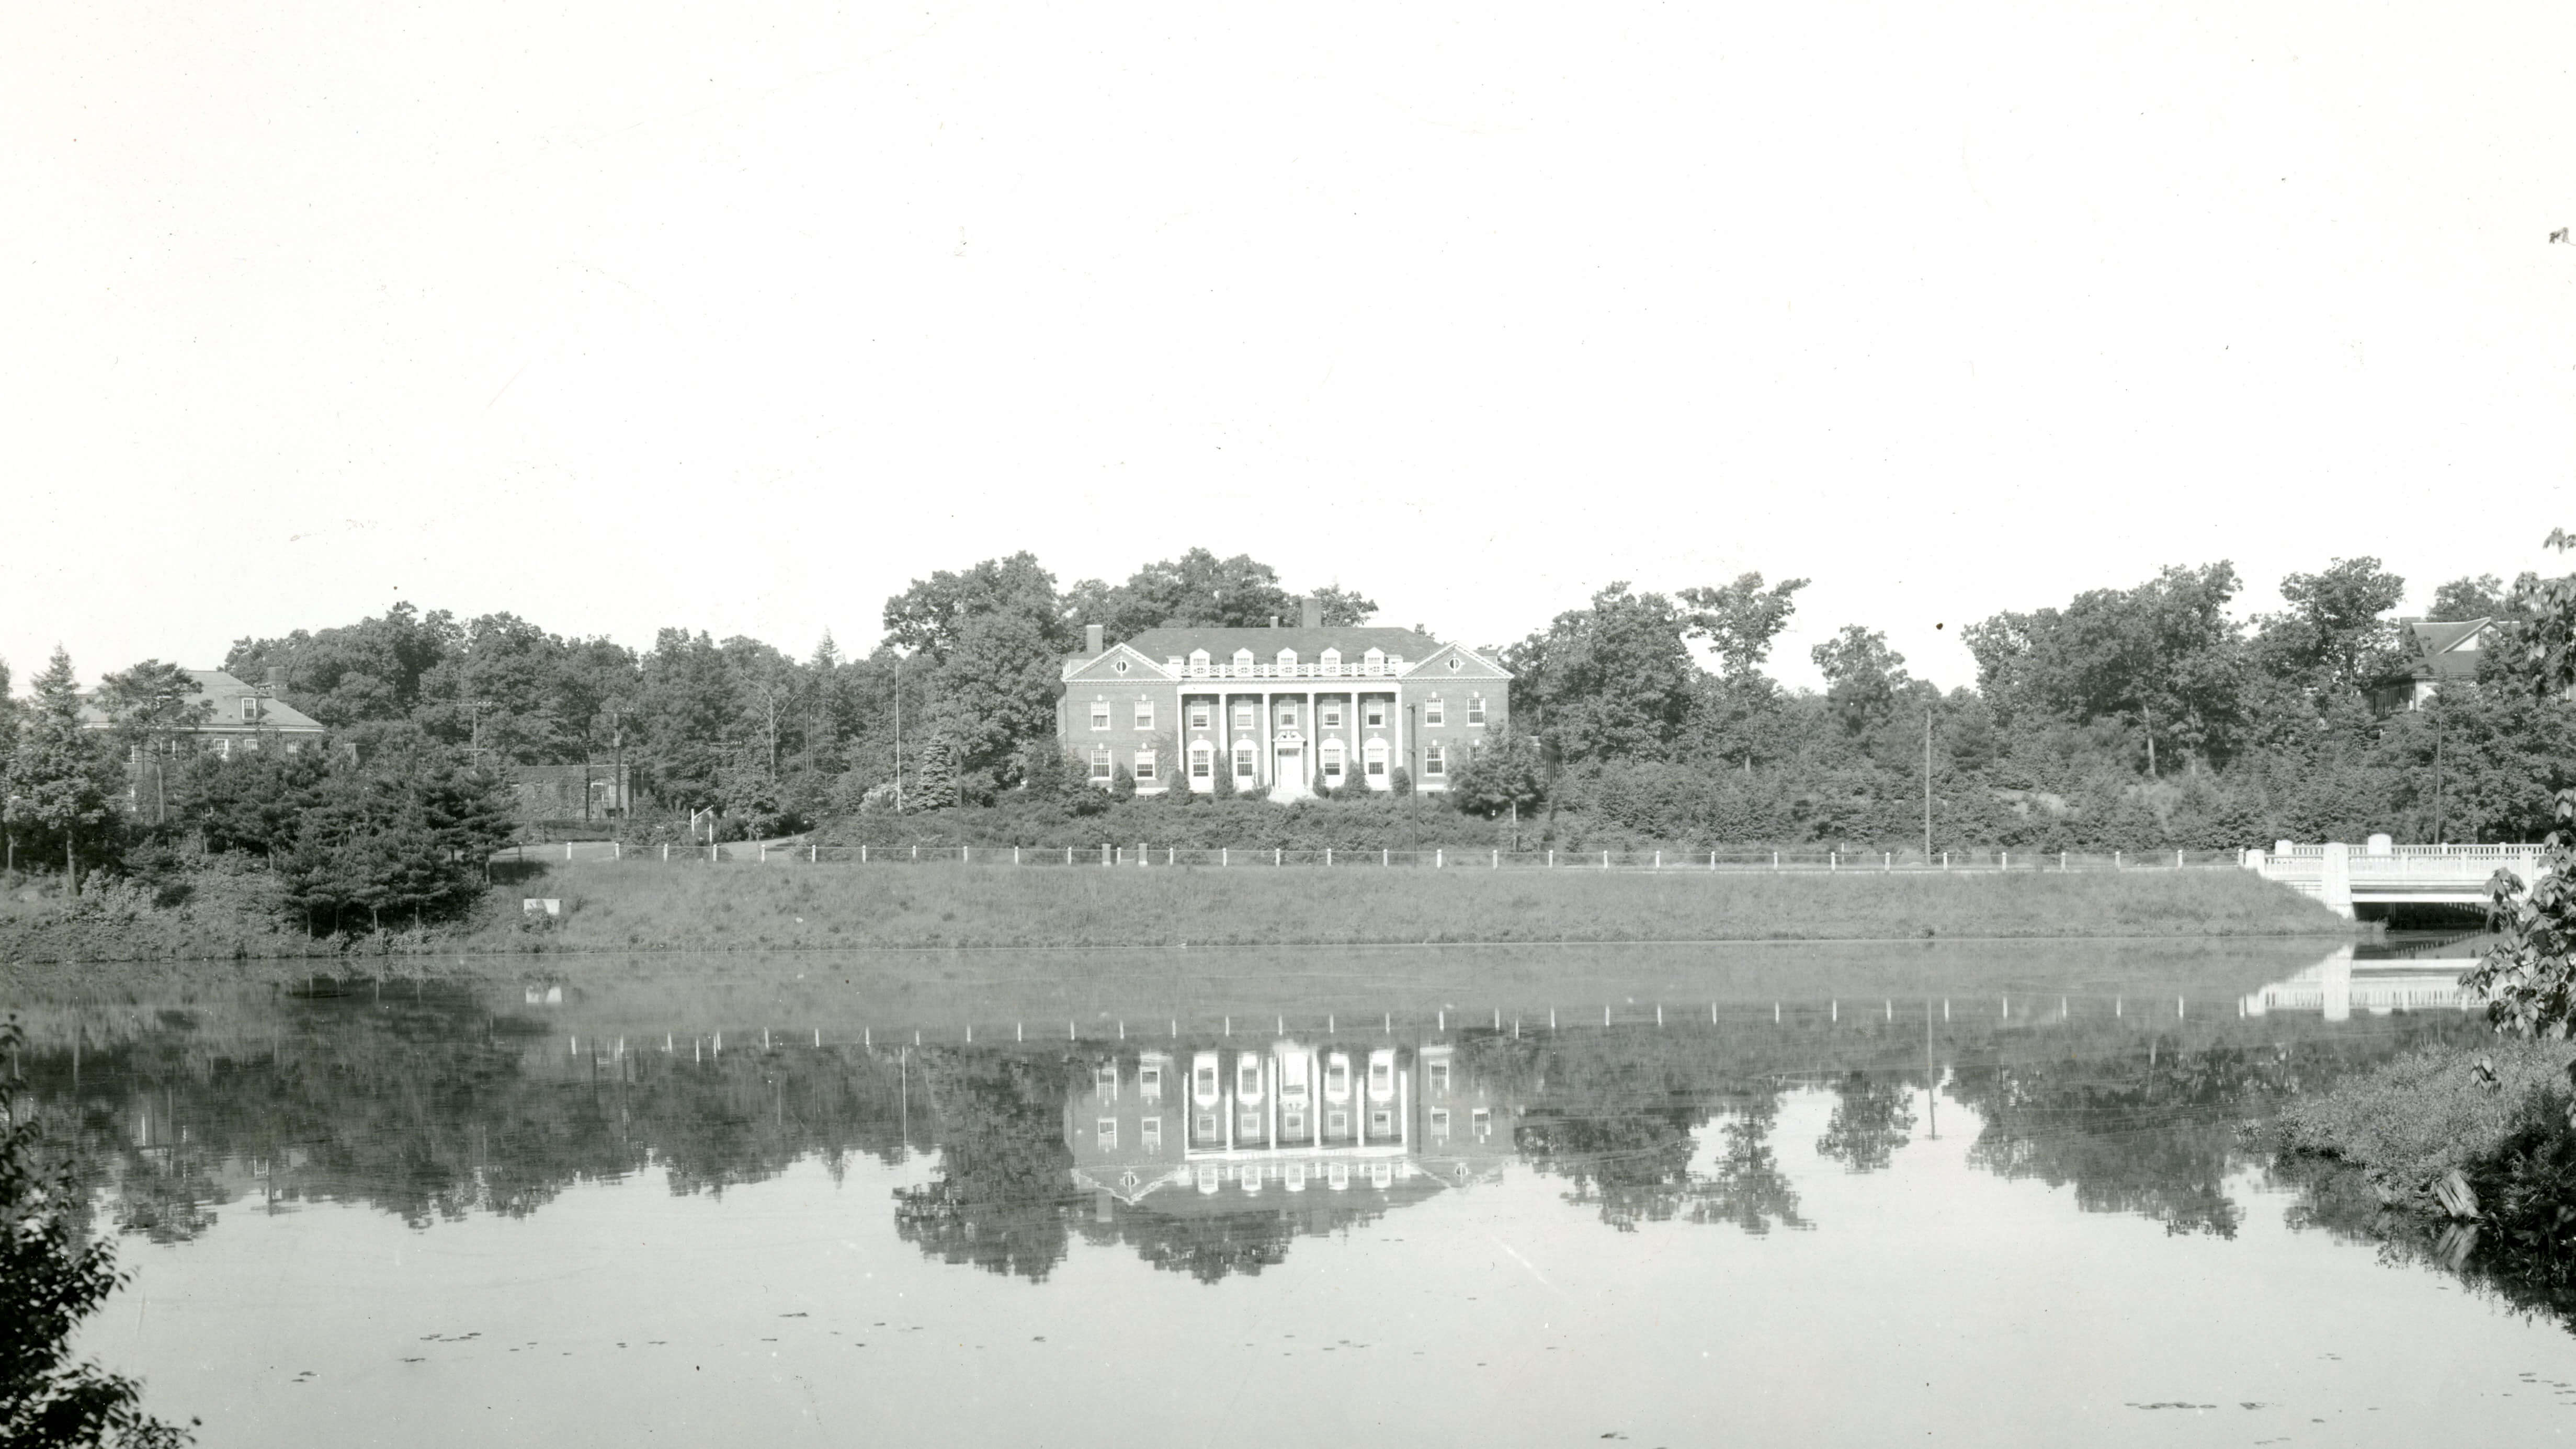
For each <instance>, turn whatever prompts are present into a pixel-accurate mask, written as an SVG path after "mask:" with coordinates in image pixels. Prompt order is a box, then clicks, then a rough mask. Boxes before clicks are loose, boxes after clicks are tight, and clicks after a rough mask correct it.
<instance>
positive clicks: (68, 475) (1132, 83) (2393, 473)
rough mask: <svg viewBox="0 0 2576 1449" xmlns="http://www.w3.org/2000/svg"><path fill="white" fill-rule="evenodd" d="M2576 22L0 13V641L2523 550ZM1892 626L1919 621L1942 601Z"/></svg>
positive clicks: (731, 620) (1502, 628) (2547, 394)
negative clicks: (1083, 589)
mask: <svg viewBox="0 0 2576 1449" xmlns="http://www.w3.org/2000/svg"><path fill="white" fill-rule="evenodd" d="M2570 56H2576V8H2571V7H2567V6H2563V5H2548V4H2540V3H2526V4H2521V5H2515V6H2503V5H2489V6H2468V7H2462V6H2447V5H2432V4H2418V5H2413V6H2396V5H2355V4H2352V3H2348V0H2338V3H2334V4H2324V3H2315V4H2262V3H2255V4H2251V5H2249V4H2245V3H2242V0H2231V3H2210V4H2204V5H2197V6H2186V5H2179V4H2131V5H2111V4H2099V5H2095V4H2082V5H2069V4H2064V3H2055V0H2048V3H2042V0H2033V3H2028V4H2008V3H1995V0H1955V3H1949V4H1943V5H1937V6H1927V5H1920V4H1902V5H1900V4H1888V5H1883V6H1872V5H1860V4H1849V3H1834V0H1822V3H1803V4H1794V5H1765V6H1760V7H1753V6H1729V5H1687V4H1669V5H1645V4H1630V5H1621V4H1610V3H1596V4H1590V5H1583V6H1558V7H1544V8H1542V7H1506V8H1505V9H1504V10H1502V11H1500V12H1498V13H1477V14H1467V13H1464V12H1463V11H1462V10H1461V9H1460V7H1451V6H1436V7H1434V6H1407V5H1401V4H1389V3H1385V0H1370V3H1367V4H1353V5H1339V4H1303V5H1296V6H1279V5H1265V6H1222V5H1220V6H1208V5H1204V4H1195V5H1172V6H1166V7H1147V6H1114V5H1113V6H1097V5H1081V6H1077V5H1049V4H1044V3H1019V4H998V5H982V6H955V5H937V4H933V5H926V6H925V5H918V4H916V5H911V6H905V7H894V6H868V5H862V4H851V5H846V6H834V7H821V6H811V7H801V8H800V7H791V6H786V5H780V6H770V7H746V6H738V5H707V6H701V7H682V6H671V5H656V4H650V3H636V0H619V3H615V4H609V3H594V0H574V3H571V4H567V5H560V6H553V7H535V6H527V5H499V4H485V3H475V0H441V3H439V4H434V5H427V6H406V7H395V6H384V5H348V4H339V3H333V4H320V3H305V4H297V3H293V0H259V3H256V4H253V3H246V0H187V3H163V4H130V3H127V4H120V3H113V0H109V3H91V4H81V5H42V4H22V5H15V6H9V7H5V8H0V138H5V139H0V197H6V198H7V201H6V204H5V205H0V449H4V450H5V451H0V542H5V549H6V552H5V556H0V557H5V562H0V657H5V658H6V659H7V660H8V661H9V663H10V664H11V665H12V666H13V667H14V669H15V670H16V672H17V676H18V681H19V687H20V688H21V689H23V687H24V684H25V681H26V678H27V676H28V675H29V674H31V673H33V672H34V670H35V669H36V668H37V667H39V666H40V665H41V664H42V662H43V659H44V656H45V654H46V653H47V652H48V651H49V650H50V649H51V648H52V646H53V645H54V644H55V643H56V642H58V641H59V642H60V643H62V644H64V645H66V646H68V647H69V648H70V649H71V651H72V654H73V657H74V659H75V661H76V662H77V663H78V664H79V665H80V667H81V671H82V674H83V676H84V678H89V677H93V676H94V675H95V674H96V673H97V672H98V671H99V670H101V669H105V668H118V667H122V666H124V665H126V664H129V663H132V662H134V661H135V660H137V659H140V658H143V657H146V656H156V657H160V658H164V659H174V660H178V661H181V662H185V663H189V664H194V665H210V664H212V663H214V662H216V661H218V660H219V659H220V657H221V655H222V652H223V650H224V647H225V645H226V644H227V642H229V641H230V640H231V639H233V638H234V637H236V636H238V635H243V634H268V633H278V632H283V631H286V630H288V629H292V628H296V627H320V626H324V625H330V624H337V623H345V622H349V621H352V620H355V619H357V618H358V617H360V616H362V615H364V614H368V613H372V612H376V611H378V610H380V609H382V608H383V607H384V606H386V605H388V604H391V603H393V602H394V601H395V600H397V599H409V600H413V601H415V602H417V603H418V604H420V605H421V606H423V607H425V608H427V607H446V608H450V609H454V610H457V611H458V612H459V613H463V614H472V613H480V612H485V611H490V610H501V609H507V610H512V611H515V612H517V613H519V614H522V615H524V616H526V617H528V618H531V619H533V620H535V621H537V622H538V623H540V624H542V625H544V626H545V627H547V628H549V629H553V630H555V631H557V632H560V633H565V634H608V635H611V636H613V637H615V638H617V639H619V640H621V641H623V642H626V643H629V644H633V645H637V646H643V645H646V644H649V643H650V642H651V639H652V634H653V631H654V630H655V629H656V628H658V627H660V626H663V625H669V624H677V625H685V626H688V627H690V628H693V629H695V628H704V629H709V630H712V631H714V632H715V633H716V634H717V635H718V636H719V637H721V636H723V635H726V634H732V633H747V634H753V635H757V636H759V637H762V638H766V639H768V640H770V641H772V642H774V643H776V644H778V645H780V646H781V647H784V648H787V649H789V650H791V651H793V652H797V653H800V654H801V653H803V652H804V651H805V650H807V649H808V648H810V646H811V645H812V644H813V643H814V641H815V640H816V638H817V637H818V636H820V635H821V634H822V633H823V632H824V631H825V630H826V629H829V630H831V631H832V632H833V633H834V634H835V635H836V636H837V637H838V638H839V640H840V642H841V643H842V644H843V645H844V646H845V647H864V646H865V645H866V644H868V643H870V642H872V641H873V640H874V639H875V637H876V635H877V632H878V630H877V618H878V611H879V609H880V607H881V606H882V604H883V602H884V599H885V597H886V596H887V595H888V594H889V593H891V592H894V591H895V590H898V589H900V588H901V587H902V586H903V585H904V583H905V582H906V581H907V580H909V579H911V578H913V577H915V576H917V575H922V574H926V573H928V572H929V571H930V570H932V569H935V568H945V567H957V566H960V565H962V564H965V563H968V562H971V561H972V560H975V559H978V558H983V557H987V556H991V555H995V554H1001V553H1007V552H1010V551H1013V550H1016V549H1024V548H1025V549H1030V550H1033V551H1035V552H1036V553H1037V554H1038V555H1039V556H1040V557H1041V558H1042V559H1044V560H1045V561H1046V563H1047V564H1048V565H1049V566H1050V567H1052V568H1053V569H1054V570H1055V571H1056V573H1057V575H1058V576H1059V578H1060V579H1063V580H1065V581H1068V582H1069V581H1071V580H1073V579H1075V578H1080V577H1086V576H1108V577H1113V578H1116V577H1123V576H1125V575H1126V574H1127V573H1128V572H1129V571H1130V570H1132V569H1133V568H1134V567H1135V566H1136V565H1137V564H1139V563H1141V562H1143V561H1145V560H1148V559H1153V558H1161V557H1167V556H1169V555H1172V554H1174V553H1177V552H1179V551H1180V550H1182V549H1184V548H1186V547H1189V546H1192V545H1205V546H1207V547H1209V548H1213V549H1216V550H1218V551H1219V552H1222V553H1233V552H1238V551H1249V552H1251V553H1252V554H1254V555H1255V556H1257V557H1259V558H1262V559H1264V560H1266V561H1268V562H1270V563H1272V564H1274V565H1276V566H1277V567H1278V568H1279V569H1280V570H1281V572H1282V573H1283V575H1284V576H1285V578H1286V580H1287V582H1288V583H1289V584H1290V585H1291V586H1292V587H1293V586H1303V585H1312V584H1318V583H1323V582H1327V581H1332V580H1336V579H1338V580H1339V581H1340V582H1342V583H1344V584H1347V585H1353V586H1357V587H1360V588H1363V589H1365V590H1366V591H1368V592H1369V593H1371V594H1372V595H1374V596H1375V597H1376V598H1377V599H1379V600H1380V601H1381V602H1383V603H1384V605H1385V606H1386V608H1385V613H1384V615H1383V616H1382V620H1383V622H1387V623H1395V624H1415V623H1419V624H1422V625H1425V626H1427V627H1429V628H1430V629H1431V630H1432V631H1433V632H1434V633H1436V634H1439V635H1441V636H1443V637H1449V638H1459V639H1462V640H1464V641H1466V642H1468V643H1471V644H1475V643H1494V642H1501V641H1503V640H1506V639H1511V638H1517V637H1519V636H1521V635H1522V634H1525V633H1527V632H1528V631H1530V630H1531V629H1533V628H1536V627H1539V626H1540V625H1542V624H1543V623H1544V622H1545V621H1546V620H1547V618H1548V617H1549V616H1551V615H1552V614H1554V613H1555V612H1557V611H1558V610H1561V609H1565V608H1570V607H1574V606H1576V605H1579V604H1580V603H1581V602H1582V601H1583V600H1584V599H1585V598H1586V597H1587V596H1588V595H1589V593H1590V592H1591V591H1592V590H1593V589H1595V588H1597V587H1598V586H1600V585H1601V584H1603V583H1605V582H1607V581H1610V580H1614V579H1629V580H1633V581H1635V582H1636V583H1637V584H1638V585H1639V586H1640V587H1653V588H1662V589H1672V588H1678V587H1681V586H1684V585H1688V584H1692V583H1701V582H1718V581H1722V580H1724V579H1726V578H1731V577H1733V576H1734V575H1735V574H1737V573H1739V572H1741V571H1743V570H1746V569H1759V570H1761V571H1763V572H1764V573H1766V574H1769V575H1771V576H1773V577H1778V576H1782V575H1793V574H1794V575H1806V576H1809V577H1811V578H1813V579H1814V580H1815V583H1814V585H1813V587H1812V588H1810V589H1809V590H1808V591H1807V593H1806V595H1805V596H1804V598H1803V600H1802V608H1801V611H1800V614H1799V618H1798V621H1797V625H1796V628H1795V632H1794V633H1793V634H1792V636H1791V637H1790V638H1788V639H1787V640H1785V641H1784V645H1783V648H1782V649H1781V651H1780V653H1779V655H1778V656H1776V657H1775V663H1777V664H1778V665H1779V671H1778V672H1780V673H1781V674H1782V675H1783V676H1784V677H1786V678H1789V679H1792V680H1811V679H1812V678H1813V677H1814V676H1813V670H1812V669H1811V668H1810V667H1809V665H1808V663H1807V660H1806V650H1807V646H1808V645H1809V644H1811V643H1812V642H1813V641H1814V640H1815V639H1817V638H1820V637H1822V636H1823V635H1825V634H1828V633H1830V632H1831V631H1832V630H1833V629H1834V628H1836V627H1838V626H1840V625H1842V624H1844V623H1847V622H1853V621H1861V622H1866V623H1868V624H1870V625H1872V626H1874V627H1879V628H1883V629H1885V630H1886V631H1887V633H1888V635H1889V636H1890V639H1891V641H1892V642H1893V643H1894V644H1895V645H1896V647H1898V648H1899V649H1900V650H1902V651H1903V652H1904V653H1905V654H1906V655H1908V656H1909V657H1910V658H1911V660H1912V661H1913V663H1914V665H1915V667H1916V670H1917V672H1918V673H1922V674H1926V675H1928V676H1930V677H1932V678H1934V679H1937V680H1940V681H1941V682H1943V683H1945V684H1958V683H1966V682H1968V681H1969V680H1970V679H1971V678H1972V677H1973V666H1972V665H1971V663H1970V661H1969V660H1968V658H1967V655H1966V653H1965V651H1964V650H1963V649H1961V648H1959V647H1958V645H1957V643H1956V639H1957V635H1958V629H1959V626H1960V624H1961V623H1962V622H1964V621H1970V620H1974V619H1977V618H1980V617H1983V616H1985V615H1987V614H1990V613H1992V612H1994V611H1996V610H1999V609H2008V608H2031V607H2037V606H2041V605H2045V604H2051V603H2062V602H2063V601H2064V600H2065V599H2066V598H2067V597H2068V596H2070V595H2071V594H2072V593H2074V592H2075V591H2077V590H2079V589H2082V588H2087V587H2094V586H2098V585H2106V584H2130V583H2134V582H2136V581H2138V580H2140V579H2142V578H2145V577H2147V576H2148V575H2150V574H2151V573H2153V571H2154V570H2155V569H2156V568H2157V567H2158V566H2159V565H2161V564H2165V563H2176V562H2179V563H2199V562H2205V561H2208V560H2211V559H2216V558H2231V559H2234V560H2235V561H2236V563H2237V565H2238V567H2239V569H2240V570H2241V571H2242V572H2243V573H2244V574H2245V575H2246V576H2247V577H2248V579H2249V580H2250V581H2251V582H2252V584H2253V585H2254V587H2253V588H2252V589H2251V590H2250V591H2249V594H2248V596H2247V597H2246V599H2245V600H2244V601H2243V602H2244V603H2245V605H2246V606H2247V607H2248V608H2262V607H2268V606H2269V605H2270V604H2271V603H2272V602H2273V597H2272V590H2273V586H2274V585H2275V584H2276V583H2277V581H2278V579H2279V578H2280V576H2281V575H2282V574H2283V573H2285V572H2288V571H2292V570H2307V569H2312V568H2315V567H2318V566H2321V565H2323V564H2324V563H2325V562H2326V561H2327V560H2328V559H2329V558H2331V557H2333V556H2336V555H2352V554H2362V553H2368V554H2376V555H2378V556H2380V557H2382V558H2383V559H2385V560H2387V561H2388V563H2389V564H2390V565H2391V566H2392V567H2394V568H2396V569H2397V570H2398V571H2399V572H2401V573H2403V574H2404V575H2406V576H2407V578H2408V579H2409V581H2410V582H2411V583H2412V584H2413V585H2414V597H2413V602H2415V603H2417V604H2420V603H2421V602H2422V600H2423V599H2424V598H2425V597H2426V596H2427V595H2429V594H2430V592H2431V590H2432V588H2433V587H2434V586H2435V585H2436V584H2438V583H2439V582H2441V581H2442V580H2444V579H2448V578H2451V577H2454V576H2457V575H2460V574H2463V573H2476V572H2490V571H2491V572H2495V573H2499V574H2504V575H2507V576H2510V575H2511V574H2512V573H2513V572H2515V571H2516V570H2518V569H2523V568H2544V569H2549V570H2551V571H2553V572H2563V571H2564V570H2565V567H2566V564H2565V562H2564V561H2562V560H2559V559H2557V558H2555V557H2554V556H2549V555H2546V554H2544V552H2543V551H2542V549H2541V548H2540V546H2539V543H2540V539H2541V538H2542V536H2543V535H2545V534H2546V533H2547V532H2548V531H2549V528H2550V527H2551V526H2553V525H2557V524H2569V525H2576V509H2571V508H2570V507H2569V506H2568V505H2569V502H2570V499H2571V494H2576V490H2571V488H2570V478H2571V467H2570V463H2571V460H2570V444H2571V441H2576V412H2571V408H2570V401H2571V393H2576V325H2571V324H2576V246H2552V245H2548V244H2546V241H2545V238H2546V236H2547V234H2548V232H2549V231H2550V230H2552V229H2553V228H2556V227H2559V226H2562V225H2567V224H2569V223H2570V222H2571V221H2576V87H2571V84H2570V75H2569V64H2568V57H2570ZM1938 626H1946V627H1938Z"/></svg>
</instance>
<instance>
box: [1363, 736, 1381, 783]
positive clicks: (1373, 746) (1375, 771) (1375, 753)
mask: <svg viewBox="0 0 2576 1449" xmlns="http://www.w3.org/2000/svg"><path fill="white" fill-rule="evenodd" d="M1365 753H1366V755H1367V758H1368V774H1369V778H1370V779H1372V780H1374V779H1376V778H1377V777H1378V776H1380V775H1383V774H1385V773H1386V741H1384V740H1371V741H1369V742H1368V749H1367V751H1366V752H1365Z"/></svg>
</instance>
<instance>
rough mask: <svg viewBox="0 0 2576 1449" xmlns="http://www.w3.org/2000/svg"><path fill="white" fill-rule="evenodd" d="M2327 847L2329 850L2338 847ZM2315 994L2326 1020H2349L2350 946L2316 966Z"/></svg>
mask: <svg viewBox="0 0 2576 1449" xmlns="http://www.w3.org/2000/svg"><path fill="white" fill-rule="evenodd" d="M2327 848H2328V849H2330V850H2331V849H2337V848H2339V847H2334V846H2329V847H2327ZM2349 894H2350V893H2349V892H2347V893H2346V895H2347V903H2346V906H2345V910H2344V914H2346V915H2350V914H2352V911H2351V907H2350V903H2349ZM2317 995H2318V998H2319V1000H2320V1001H2321V1002H2322V1003H2323V1005H2324V1007H2325V1017H2326V1020H2328V1021H2350V1020H2351V1019H2352V948H2351V947H2350V946H2346V947H2344V948H2343V949H2342V950H2340V951H2337V952H2335V953H2334V954H2333V955H2331V956H2328V957H2327V958H2326V959H2325V961H2324V962H2323V964H2321V965H2319V966H2318V968H2317Z"/></svg>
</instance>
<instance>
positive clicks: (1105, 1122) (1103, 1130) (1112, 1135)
mask: <svg viewBox="0 0 2576 1449" xmlns="http://www.w3.org/2000/svg"><path fill="white" fill-rule="evenodd" d="M1094 1130H1095V1131H1097V1132H1098V1133H1099V1139H1100V1140H1099V1145H1100V1150H1101V1151H1103V1152H1114V1151H1116V1150H1117V1149H1118V1119H1117V1118H1115V1117H1103V1118H1101V1119H1100V1121H1099V1122H1098V1123H1097V1124H1096V1125H1095V1128H1094Z"/></svg>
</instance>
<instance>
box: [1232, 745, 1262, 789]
mask: <svg viewBox="0 0 2576 1449" xmlns="http://www.w3.org/2000/svg"><path fill="white" fill-rule="evenodd" d="M1234 778H1236V779H1238V780H1257V779H1259V778H1261V769H1260V766H1259V764H1258V763H1257V762H1255V761H1254V759H1253V758H1252V742H1251V741H1250V740H1245V741H1242V742H1241V743H1239V744H1237V745H1236V746H1235V747H1234Z"/></svg>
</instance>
